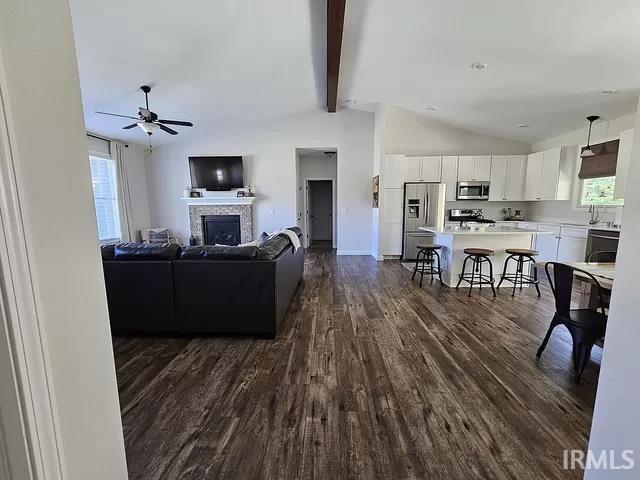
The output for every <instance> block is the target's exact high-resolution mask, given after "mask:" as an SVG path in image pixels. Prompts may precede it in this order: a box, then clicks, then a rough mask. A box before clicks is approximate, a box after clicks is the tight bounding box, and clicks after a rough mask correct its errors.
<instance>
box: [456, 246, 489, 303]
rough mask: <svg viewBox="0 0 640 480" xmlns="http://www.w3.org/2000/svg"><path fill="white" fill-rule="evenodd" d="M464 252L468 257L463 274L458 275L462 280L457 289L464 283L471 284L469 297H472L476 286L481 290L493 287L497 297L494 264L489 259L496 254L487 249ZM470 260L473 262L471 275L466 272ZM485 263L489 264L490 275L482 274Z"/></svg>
mask: <svg viewBox="0 0 640 480" xmlns="http://www.w3.org/2000/svg"><path fill="white" fill-rule="evenodd" d="M463 251H464V253H466V254H467V256H466V258H465V259H464V262H462V273H461V274H460V275H458V277H459V278H460V279H459V280H458V284H457V285H456V289H457V288H458V287H459V286H460V283H462V281H465V282H467V283H468V284H469V296H471V289H472V288H473V286H474V285H478V287H479V288H480V289H482V285H491V291H492V292H493V296H494V297H495V296H496V289H495V288H494V286H493V284H494V282H495V280H494V279H493V264H492V263H491V260H490V259H489V257H490V256H491V255H493V254H494V253H495V252H494V251H493V250H489V249H487V248H465V249H464V250H463ZM469 260H471V262H472V267H471V273H468V272H467V271H466V267H467V261H469ZM483 263H488V264H489V275H483V274H482V264H483Z"/></svg>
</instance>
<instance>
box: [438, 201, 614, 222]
mask: <svg viewBox="0 0 640 480" xmlns="http://www.w3.org/2000/svg"><path fill="white" fill-rule="evenodd" d="M451 208H481V209H482V211H483V213H484V217H485V218H488V219H491V220H502V219H503V215H504V214H503V213H502V209H504V208H511V210H512V211H514V212H515V210H516V209H521V210H522V211H523V213H524V217H525V219H527V220H547V221H558V222H561V221H569V222H576V223H584V224H585V225H586V224H587V223H589V219H590V218H591V214H590V213H589V211H588V210H587V209H580V210H574V208H573V203H572V201H566V202H563V201H554V202H485V201H474V200H465V201H457V202H447V204H446V209H447V211H446V215H447V217H448V215H449V209H451ZM599 216H600V221H601V222H615V223H621V219H622V207H610V208H606V209H605V208H600V209H599Z"/></svg>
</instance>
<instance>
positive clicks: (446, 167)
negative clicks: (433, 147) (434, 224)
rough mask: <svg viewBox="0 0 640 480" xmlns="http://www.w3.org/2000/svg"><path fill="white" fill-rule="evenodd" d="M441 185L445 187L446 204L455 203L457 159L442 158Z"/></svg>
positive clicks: (452, 157)
mask: <svg viewBox="0 0 640 480" xmlns="http://www.w3.org/2000/svg"><path fill="white" fill-rule="evenodd" d="M441 181H442V183H444V184H445V185H446V186H447V187H446V193H445V198H446V200H447V202H455V200H456V187H457V183H458V157H454V156H450V155H449V156H444V157H442V180H441Z"/></svg>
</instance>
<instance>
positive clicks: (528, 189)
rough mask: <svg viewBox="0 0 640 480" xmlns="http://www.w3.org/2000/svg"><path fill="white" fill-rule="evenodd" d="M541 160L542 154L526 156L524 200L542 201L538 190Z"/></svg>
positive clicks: (540, 185) (540, 179) (540, 181)
mask: <svg viewBox="0 0 640 480" xmlns="http://www.w3.org/2000/svg"><path fill="white" fill-rule="evenodd" d="M543 159H544V154H543V152H538V153H532V154H530V155H527V171H526V175H525V182H524V199H525V200H542V198H541V192H540V189H541V188H542V160H543Z"/></svg>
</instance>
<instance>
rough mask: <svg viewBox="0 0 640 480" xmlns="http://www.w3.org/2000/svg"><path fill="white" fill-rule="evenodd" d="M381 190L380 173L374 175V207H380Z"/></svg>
mask: <svg viewBox="0 0 640 480" xmlns="http://www.w3.org/2000/svg"><path fill="white" fill-rule="evenodd" d="M379 192H380V175H376V176H375V177H373V208H378V195H379Z"/></svg>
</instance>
